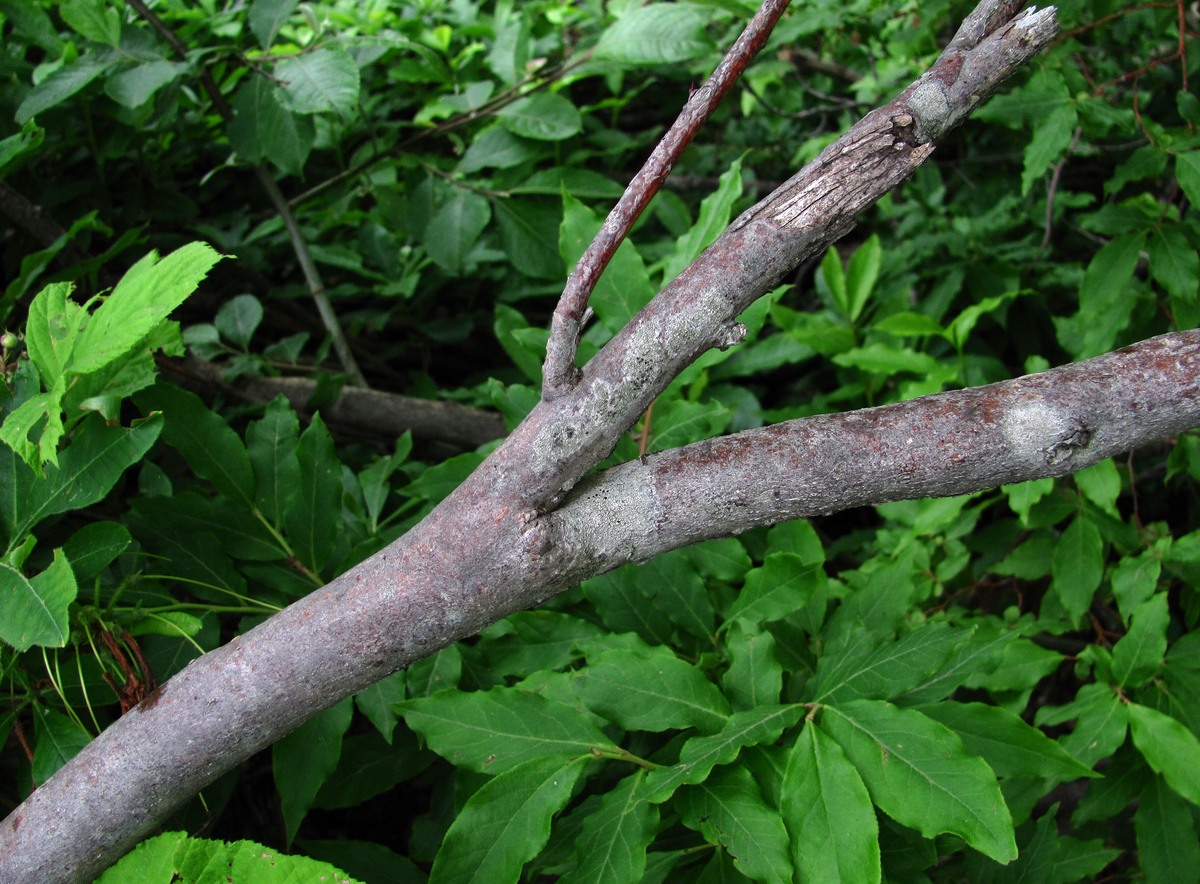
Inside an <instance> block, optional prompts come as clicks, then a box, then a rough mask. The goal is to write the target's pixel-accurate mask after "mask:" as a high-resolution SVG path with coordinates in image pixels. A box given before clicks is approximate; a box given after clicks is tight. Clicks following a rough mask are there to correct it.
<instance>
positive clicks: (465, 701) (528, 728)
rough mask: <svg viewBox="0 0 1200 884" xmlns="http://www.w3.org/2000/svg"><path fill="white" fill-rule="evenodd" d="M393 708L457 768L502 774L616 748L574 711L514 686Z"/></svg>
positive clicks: (449, 694)
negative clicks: (548, 758) (542, 761)
mask: <svg viewBox="0 0 1200 884" xmlns="http://www.w3.org/2000/svg"><path fill="white" fill-rule="evenodd" d="M396 708H397V710H398V711H399V712H400V713H401V714H402V715H403V716H404V720H405V721H406V722H408V726H409V727H411V728H412V729H413V730H415V731H416V732H417V733H419V734H420V735H421V736H423V737H424V738H425V741H426V742H427V743H428V744H429V748H431V749H432V750H433V751H434V752H436V753H438V754H439V755H441V756H442V757H443V758H446V759H447V760H449V761H450V762H451V763H453V764H455V765H456V766H458V767H462V768H467V769H468V770H474V771H481V772H483V773H490V774H498V773H502V772H503V771H506V770H510V769H512V768H514V767H516V766H517V765H519V764H522V763H524V762H526V761H529V760H530V759H533V758H544V757H546V756H550V755H555V756H566V757H575V756H581V755H590V754H591V753H592V751H593V750H596V749H600V750H605V751H617V749H616V747H615V746H613V744H612V741H611V740H609V739H608V738H607V737H606V736H604V734H602V733H601V732H600V731H599V730H598V729H597V728H596V726H595V725H593V724H592V723H591V721H590V720H589V719H588V718H586V717H585V716H583V715H581V714H580V713H579V712H578V711H576V710H575V709H572V708H571V707H570V706H566V705H564V704H562V703H556V702H553V701H551V700H547V699H545V698H544V697H541V696H539V695H537V694H527V693H524V692H522V691H519V690H516V689H514V688H493V689H492V690H490V691H486V692H483V691H480V692H475V693H457V692H449V691H447V692H445V693H440V694H433V695H431V696H428V697H422V698H420V699H415V700H409V701H408V702H406V703H401V704H399V705H398V706H397V707H396Z"/></svg>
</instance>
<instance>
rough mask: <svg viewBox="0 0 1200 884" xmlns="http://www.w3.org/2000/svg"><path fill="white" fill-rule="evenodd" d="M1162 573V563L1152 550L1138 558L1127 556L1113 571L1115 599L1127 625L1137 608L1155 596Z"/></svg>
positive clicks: (1112, 580) (1111, 578)
mask: <svg viewBox="0 0 1200 884" xmlns="http://www.w3.org/2000/svg"><path fill="white" fill-rule="evenodd" d="M1161 573H1162V562H1161V561H1160V560H1159V558H1158V556H1156V555H1155V554H1154V552H1153V551H1152V550H1147V551H1146V552H1143V553H1142V554H1141V555H1138V556H1125V557H1124V558H1122V559H1121V561H1120V562H1118V563H1117V567H1115V568H1114V569H1113V571H1112V576H1111V577H1110V580H1111V582H1112V591H1113V597H1114V598H1116V600H1117V607H1118V608H1119V609H1120V611H1121V619H1122V620H1124V621H1125V622H1126V623H1128V622H1129V618H1130V617H1132V616H1133V612H1134V611H1135V610H1137V607H1138V606H1139V605H1140V604H1142V602H1144V601H1146V600H1147V599H1148V598H1150V596H1152V595H1154V590H1155V588H1156V587H1157V586H1158V577H1159V575H1160V574H1161Z"/></svg>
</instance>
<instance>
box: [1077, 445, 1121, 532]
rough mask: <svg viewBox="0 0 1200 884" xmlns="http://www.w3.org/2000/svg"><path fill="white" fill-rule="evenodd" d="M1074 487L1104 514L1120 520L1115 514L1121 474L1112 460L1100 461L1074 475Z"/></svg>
mask: <svg viewBox="0 0 1200 884" xmlns="http://www.w3.org/2000/svg"><path fill="white" fill-rule="evenodd" d="M1074 478H1075V485H1076V486H1077V487H1078V488H1079V491H1080V492H1081V493H1082V494H1083V496H1084V497H1086V498H1087V499H1088V500H1090V501H1091V502H1092V503H1094V504H1095V505H1096V506H1097V507H1099V508H1100V509H1101V510H1103V511H1104V512H1106V513H1108V514H1109V515H1110V516H1113V517H1115V518H1120V513H1118V512H1117V497H1118V496H1119V495H1120V493H1121V474H1120V473H1118V472H1117V465H1116V464H1115V463H1113V460H1112V458H1111V457H1110V458H1108V459H1107V460H1102V461H1100V463H1098V464H1094V465H1092V466H1090V467H1088V468H1087V469H1085V470H1080V471H1079V472H1078V473H1076V474H1075V477H1074Z"/></svg>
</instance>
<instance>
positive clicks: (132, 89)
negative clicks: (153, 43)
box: [104, 58, 187, 110]
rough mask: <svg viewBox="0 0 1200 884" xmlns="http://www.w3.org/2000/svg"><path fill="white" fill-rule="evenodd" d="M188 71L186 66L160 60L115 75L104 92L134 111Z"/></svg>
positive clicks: (108, 81) (105, 83)
mask: <svg viewBox="0 0 1200 884" xmlns="http://www.w3.org/2000/svg"><path fill="white" fill-rule="evenodd" d="M186 71H187V67H186V66H185V65H181V64H176V63H174V62H170V61H167V60H166V59H161V58H160V59H157V60H155V61H148V62H145V63H143V64H139V65H137V66H135V67H132V68H129V69H128V70H125V71H121V72H120V73H119V74H114V75H113V76H111V77H109V78H108V79H107V80H106V81H105V82H104V91H105V92H106V93H108V97H109V98H111V99H112V100H113V101H115V102H117V104H120V105H123V106H124V107H127V108H129V109H130V110H134V109H136V108H139V107H141V106H142V105H144V104H145V103H146V102H148V101H149V100H150V99H151V98H153V97H154V96H155V94H157V93H158V91H159V90H160V89H162V88H163V87H164V86H167V85H168V84H170V83H173V82H175V81H176V80H178V79H179V78H180V77H181V76H183V74H184V73H185V72H186Z"/></svg>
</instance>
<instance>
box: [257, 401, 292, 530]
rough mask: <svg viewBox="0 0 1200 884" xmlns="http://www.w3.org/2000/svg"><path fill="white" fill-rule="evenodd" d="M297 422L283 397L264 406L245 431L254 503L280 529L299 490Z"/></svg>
mask: <svg viewBox="0 0 1200 884" xmlns="http://www.w3.org/2000/svg"><path fill="white" fill-rule="evenodd" d="M299 438H300V421H299V419H298V418H297V417H296V412H295V411H293V410H292V406H291V404H290V403H289V402H288V401H287V399H285V398H284V397H283V396H282V395H281V396H277V397H275V399H274V400H273V401H272V402H270V403H269V404H268V405H267V408H266V411H265V412H264V413H263V416H262V420H258V421H254V422H253V423H251V424H250V426H249V427H248V428H247V429H246V453H247V456H248V457H249V459H250V465H251V468H252V471H253V473H254V501H255V504H256V505H257V506H258V508H259V509H260V510H261V511H262V513H263V515H264V516H265V517H266V518H267V520H268V521H270V522H271V523H272V524H273V525H276V526H278V525H280V524H281V523H282V521H283V518H284V516H285V515H286V514H287V513H288V511H289V506H288V502H289V501H290V500H291V499H292V498H293V497H295V495H296V493H297V489H298V488H299V487H300V461H299V460H298V459H297V457H296V444H297V442H298V441H299Z"/></svg>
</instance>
